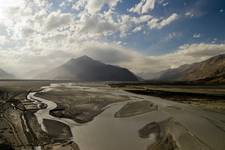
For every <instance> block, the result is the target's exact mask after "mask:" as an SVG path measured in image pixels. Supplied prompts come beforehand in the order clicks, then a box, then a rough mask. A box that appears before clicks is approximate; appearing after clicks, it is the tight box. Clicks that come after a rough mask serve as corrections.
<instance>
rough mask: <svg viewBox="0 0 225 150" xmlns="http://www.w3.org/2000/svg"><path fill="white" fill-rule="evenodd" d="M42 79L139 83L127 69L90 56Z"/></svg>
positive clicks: (44, 74) (45, 75) (59, 68)
mask: <svg viewBox="0 0 225 150" xmlns="http://www.w3.org/2000/svg"><path fill="white" fill-rule="evenodd" d="M37 78H40V79H54V80H75V81H137V80H138V79H137V77H136V76H135V75H134V74H133V73H132V72H130V71H129V70H128V69H126V68H122V67H118V66H113V65H108V64H104V63H102V62H100V61H97V60H94V59H92V58H90V57H88V56H82V57H79V58H77V59H71V60H69V61H68V62H67V63H65V64H63V65H61V66H59V67H57V68H55V69H53V70H51V71H49V72H46V73H43V74H40V75H39V76H37Z"/></svg>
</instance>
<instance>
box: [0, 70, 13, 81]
mask: <svg viewBox="0 0 225 150" xmlns="http://www.w3.org/2000/svg"><path fill="white" fill-rule="evenodd" d="M14 78H15V76H14V75H12V74H10V73H7V72H6V71H4V70H2V69H0V79H14Z"/></svg>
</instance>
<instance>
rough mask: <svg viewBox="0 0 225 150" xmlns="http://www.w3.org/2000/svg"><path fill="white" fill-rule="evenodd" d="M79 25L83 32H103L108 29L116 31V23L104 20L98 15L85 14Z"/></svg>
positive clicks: (108, 30)
mask: <svg viewBox="0 0 225 150" xmlns="http://www.w3.org/2000/svg"><path fill="white" fill-rule="evenodd" d="M82 20H83V23H82V25H81V30H80V31H81V32H83V33H97V34H104V33H107V32H110V31H117V25H116V24H115V23H113V22H109V21H107V20H104V18H101V17H99V16H85V17H84V18H83V19H82Z"/></svg>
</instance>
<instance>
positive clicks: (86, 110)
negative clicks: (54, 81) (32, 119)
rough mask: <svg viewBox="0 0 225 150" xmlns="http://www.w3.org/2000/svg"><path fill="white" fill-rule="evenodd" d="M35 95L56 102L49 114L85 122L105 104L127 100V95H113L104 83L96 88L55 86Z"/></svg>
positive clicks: (90, 119) (95, 114)
mask: <svg viewBox="0 0 225 150" xmlns="http://www.w3.org/2000/svg"><path fill="white" fill-rule="evenodd" d="M35 96H37V97H41V98H44V99H47V100H51V101H53V102H55V103H56V104H57V107H56V108H55V109H52V110H51V111H50V114H51V115H52V116H55V117H59V118H68V119H72V120H74V121H75V122H77V123H87V122H90V121H92V120H93V119H94V117H95V116H97V115H99V114H100V113H101V112H103V111H104V110H105V108H106V106H108V105H110V104H112V103H117V102H122V101H127V100H129V97H126V96H123V97H119V96H117V97H115V96H114V95H112V93H111V92H110V87H107V86H106V85H103V84H102V85H101V86H98V88H92V87H91V86H89V87H87V86H85V85H80V86H79V85H76V86H72V87H70V86H69V85H68V86H64V85H61V86H57V87H53V88H51V90H49V91H47V92H39V93H37V94H36V95H35Z"/></svg>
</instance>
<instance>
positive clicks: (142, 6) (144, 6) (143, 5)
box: [129, 0, 156, 14]
mask: <svg viewBox="0 0 225 150" xmlns="http://www.w3.org/2000/svg"><path fill="white" fill-rule="evenodd" d="M155 3H156V0H141V1H140V2H139V3H138V4H136V5H135V6H134V7H132V8H131V9H129V12H133V13H138V14H144V13H148V12H149V11H151V10H153V9H154V7H155Z"/></svg>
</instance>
